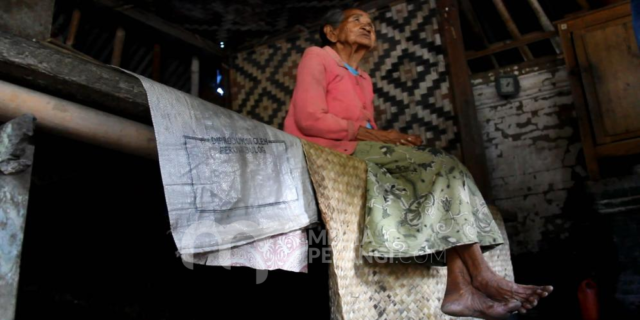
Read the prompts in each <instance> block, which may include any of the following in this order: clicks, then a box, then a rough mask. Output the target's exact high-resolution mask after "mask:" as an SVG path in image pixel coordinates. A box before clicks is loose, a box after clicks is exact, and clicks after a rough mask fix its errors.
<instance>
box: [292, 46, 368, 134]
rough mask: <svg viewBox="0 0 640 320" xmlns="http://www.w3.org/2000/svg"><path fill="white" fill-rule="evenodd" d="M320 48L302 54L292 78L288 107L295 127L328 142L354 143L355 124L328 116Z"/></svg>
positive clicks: (325, 83) (323, 67)
mask: <svg viewBox="0 0 640 320" xmlns="http://www.w3.org/2000/svg"><path fill="white" fill-rule="evenodd" d="M323 54H324V53H323V52H322V49H320V48H309V49H307V50H306V51H305V53H304V55H303V56H302V59H301V60H300V64H299V65H298V74H297V78H296V87H295V90H294V93H293V97H292V103H291V107H292V108H295V112H294V121H295V123H296V127H297V128H298V129H299V130H300V132H302V133H303V134H304V135H306V136H309V137H319V138H324V139H330V140H349V141H351V140H355V137H356V134H357V125H356V124H355V123H354V122H353V121H350V120H346V119H343V118H340V117H338V116H336V115H334V114H331V113H329V110H328V108H327V76H326V67H325V65H324V62H323V59H324V58H323V56H322V55H323Z"/></svg>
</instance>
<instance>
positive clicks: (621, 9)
mask: <svg viewBox="0 0 640 320" xmlns="http://www.w3.org/2000/svg"><path fill="white" fill-rule="evenodd" d="M629 10H630V4H629V1H624V2H621V3H618V4H614V5H611V6H609V7H606V8H601V9H597V10H593V11H589V12H583V13H580V14H578V15H576V16H572V17H570V18H567V19H562V20H559V21H556V22H555V24H557V25H558V30H559V31H573V30H576V29H582V28H584V26H591V25H596V24H600V23H605V22H607V21H611V20H615V19H619V18H623V17H625V16H628V15H629ZM600 13H604V14H600Z"/></svg>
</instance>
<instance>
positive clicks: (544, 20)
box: [528, 0, 562, 53]
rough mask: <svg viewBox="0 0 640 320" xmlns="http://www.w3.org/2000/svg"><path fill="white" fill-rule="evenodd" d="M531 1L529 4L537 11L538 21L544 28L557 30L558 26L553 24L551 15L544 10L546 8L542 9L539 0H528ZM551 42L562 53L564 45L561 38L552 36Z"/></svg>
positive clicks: (545, 29) (557, 51)
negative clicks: (550, 18)
mask: <svg viewBox="0 0 640 320" xmlns="http://www.w3.org/2000/svg"><path fill="white" fill-rule="evenodd" d="M528 1H529V5H531V8H532V9H533V11H534V12H535V13H536V16H537V17H538V21H540V25H541V26H542V29H544V31H548V32H549V31H553V32H556V27H554V26H553V23H551V20H549V17H548V16H547V14H546V13H545V12H544V9H542V6H540V3H539V2H538V0H528ZM550 39H551V44H553V48H554V49H556V53H562V45H561V44H560V40H559V39H558V37H557V36H555V37H551V38H550Z"/></svg>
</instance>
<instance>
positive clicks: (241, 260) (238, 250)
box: [182, 230, 309, 273]
mask: <svg viewBox="0 0 640 320" xmlns="http://www.w3.org/2000/svg"><path fill="white" fill-rule="evenodd" d="M308 252H309V242H308V239H307V233H306V232H305V231H304V230H296V231H291V232H289V233H285V234H281V235H275V236H271V237H269V238H265V239H261V240H257V241H254V242H252V243H248V244H245V245H242V246H239V247H235V248H231V249H225V250H220V251H214V252H205V253H196V254H193V255H191V254H185V255H182V260H184V261H186V262H190V263H195V264H203V265H209V266H232V267H249V268H253V269H258V270H276V269H281V270H286V271H292V272H301V273H307V270H308Z"/></svg>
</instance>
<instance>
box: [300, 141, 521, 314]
mask: <svg viewBox="0 0 640 320" xmlns="http://www.w3.org/2000/svg"><path fill="white" fill-rule="evenodd" d="M303 146H304V151H305V154H306V156H307V162H308V165H309V172H310V173H311V179H312V181H313V184H314V187H315V190H316V196H317V198H318V203H319V207H320V212H321V215H322V219H323V221H324V223H325V225H326V228H327V232H328V239H329V245H330V247H331V251H332V257H331V261H332V263H331V266H330V267H329V285H330V286H329V287H330V301H331V309H332V312H331V313H332V319H336V320H337V319H339V320H363V319H382V320H384V319H388V320H392V319H393V320H395V319H402V320H419V319H429V320H436V319H437V320H440V319H453V318H452V317H449V316H447V315H445V314H443V313H442V312H441V311H440V304H441V302H442V297H443V295H444V290H445V287H446V280H447V270H446V268H437V267H427V266H426V265H424V264H419V263H376V262H369V261H366V260H365V259H364V258H363V257H362V256H361V255H360V254H359V248H360V237H361V234H362V226H363V219H364V208H365V202H366V188H365V187H366V172H367V167H366V164H365V163H364V161H362V160H360V159H357V158H355V157H351V156H346V155H343V154H341V153H338V152H335V151H333V150H330V149H327V148H323V147H321V146H318V145H315V144H313V143H308V142H304V141H303ZM491 212H492V213H493V215H494V219H495V220H496V223H498V226H499V228H500V230H501V231H502V233H503V238H504V239H505V244H504V245H502V246H499V247H498V248H496V249H494V250H492V251H490V252H488V253H486V254H485V258H486V259H487V261H488V262H489V264H490V265H491V267H492V268H493V269H494V270H495V271H496V272H497V273H498V274H500V275H502V276H504V277H506V278H507V279H509V280H513V267H512V265H511V256H510V253H509V243H508V240H507V235H506V233H505V231H504V223H503V221H502V218H501V216H500V214H499V213H498V212H497V210H495V208H492V210H491Z"/></svg>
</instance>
